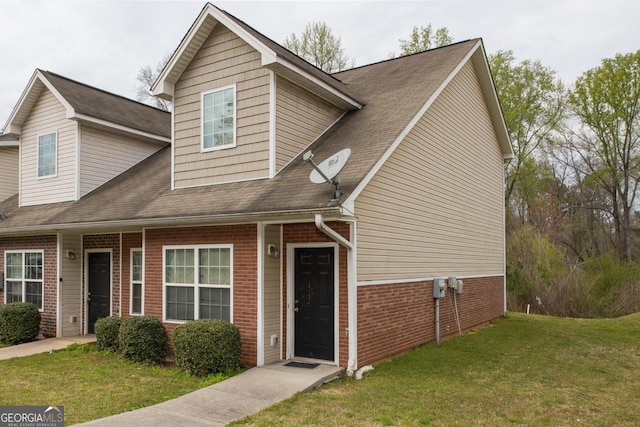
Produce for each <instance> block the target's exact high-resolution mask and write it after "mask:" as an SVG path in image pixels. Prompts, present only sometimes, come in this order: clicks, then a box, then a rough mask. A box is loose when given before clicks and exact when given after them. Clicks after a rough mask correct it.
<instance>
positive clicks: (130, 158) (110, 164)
mask: <svg viewBox="0 0 640 427" xmlns="http://www.w3.org/2000/svg"><path fill="white" fill-rule="evenodd" d="M80 135H81V136H80V139H81V143H80V197H83V196H84V195H85V194H87V193H89V192H91V191H93V190H95V189H96V188H98V187H99V186H101V185H102V184H104V183H106V182H107V181H109V180H111V179H113V178H115V177H116V176H118V175H119V174H121V173H122V172H124V171H126V170H127V169H129V168H131V167H132V166H134V165H135V164H137V163H138V162H140V161H142V160H144V159H145V158H147V157H149V156H150V155H152V154H153V153H155V152H156V151H158V150H159V149H160V148H162V146H161V145H160V144H154V143H150V142H145V141H141V140H138V139H135V138H131V137H128V136H125V135H122V134H118V133H114V132H108V131H105V130H101V129H96V128H93V127H90V126H86V125H80Z"/></svg>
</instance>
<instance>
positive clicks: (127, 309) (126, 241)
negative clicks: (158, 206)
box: [122, 233, 142, 317]
mask: <svg viewBox="0 0 640 427" xmlns="http://www.w3.org/2000/svg"><path fill="white" fill-rule="evenodd" d="M133 248H142V233H123V234H122V316H123V317H129V316H130V314H129V313H131V249H133Z"/></svg>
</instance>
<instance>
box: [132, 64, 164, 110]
mask: <svg viewBox="0 0 640 427" xmlns="http://www.w3.org/2000/svg"><path fill="white" fill-rule="evenodd" d="M169 59H171V53H167V54H165V55H164V56H163V57H162V59H161V60H160V62H158V63H157V64H156V66H155V68H151V66H150V65H145V66H144V67H142V68H140V70H138V75H137V76H136V86H135V91H136V99H137V100H138V101H140V102H143V103H145V104H147V105H151V106H153V107H156V108H158V109H160V110H162V111H171V107H172V105H171V102H169V101H167V100H164V99H162V98H158V97H157V96H155V95H154V94H153V93H151V86H153V84H154V83H155V81H156V79H157V78H158V76H159V75H160V73H161V72H162V70H163V69H164V67H165V65H167V62H169Z"/></svg>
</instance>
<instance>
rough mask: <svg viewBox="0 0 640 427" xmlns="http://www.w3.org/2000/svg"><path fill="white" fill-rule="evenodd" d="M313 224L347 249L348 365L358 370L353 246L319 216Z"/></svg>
mask: <svg viewBox="0 0 640 427" xmlns="http://www.w3.org/2000/svg"><path fill="white" fill-rule="evenodd" d="M315 223H316V228H317V229H318V230H319V231H321V232H322V233H324V234H325V235H327V236H328V237H329V238H331V239H332V240H334V241H336V242H338V244H340V245H341V246H343V247H344V248H346V249H347V271H348V279H347V301H348V303H347V305H348V310H347V311H348V315H349V320H348V328H349V329H348V331H347V333H348V336H349V362H348V365H347V366H349V368H351V369H354V370H355V369H358V362H357V361H358V355H357V351H358V348H357V341H356V337H357V336H358V333H357V330H358V327H357V315H356V311H357V307H356V304H357V302H358V298H357V292H356V269H355V266H356V251H355V245H354V244H353V243H352V241H349V240H347V239H345V238H344V237H343V236H342V235H340V234H338V233H337V232H336V231H335V230H334V229H332V228H331V227H329V226H328V225H327V224H325V223H324V218H323V217H322V215H321V214H316V215H315ZM351 232H352V235H351V239H354V235H355V233H354V227H351Z"/></svg>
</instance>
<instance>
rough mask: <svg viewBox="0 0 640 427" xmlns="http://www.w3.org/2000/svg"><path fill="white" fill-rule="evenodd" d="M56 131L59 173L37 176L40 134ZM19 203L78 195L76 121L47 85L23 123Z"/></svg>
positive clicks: (35, 202) (54, 199) (32, 202)
mask: <svg viewBox="0 0 640 427" xmlns="http://www.w3.org/2000/svg"><path fill="white" fill-rule="evenodd" d="M52 132H57V134H58V139H57V151H58V152H57V174H56V176H55V177H46V178H38V136H40V135H44V134H48V133H52ZM20 143H21V150H22V151H21V162H22V164H21V170H20V174H21V178H22V184H21V188H20V205H21V206H30V205H41V204H45V203H56V202H64V201H69V200H75V198H76V122H74V121H72V120H69V119H67V118H66V110H65V108H64V106H63V105H62V104H61V103H60V102H59V101H58V99H57V98H56V97H55V95H53V93H51V92H50V91H49V90H48V89H46V88H45V89H43V91H42V93H41V94H40V97H39V99H38V101H37V102H36V103H35V105H34V107H33V109H32V110H31V114H30V115H29V117H28V118H27V120H26V121H25V123H24V125H23V126H22V135H21V136H20Z"/></svg>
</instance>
